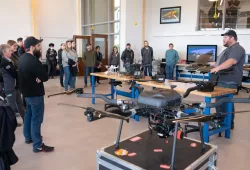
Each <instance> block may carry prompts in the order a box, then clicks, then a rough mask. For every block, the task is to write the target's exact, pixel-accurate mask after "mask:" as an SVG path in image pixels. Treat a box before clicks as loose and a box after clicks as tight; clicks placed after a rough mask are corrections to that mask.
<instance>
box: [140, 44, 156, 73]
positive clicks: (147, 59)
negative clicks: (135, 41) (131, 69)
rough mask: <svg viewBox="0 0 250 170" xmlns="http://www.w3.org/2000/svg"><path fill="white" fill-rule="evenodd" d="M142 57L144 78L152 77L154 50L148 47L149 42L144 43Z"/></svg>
mask: <svg viewBox="0 0 250 170" xmlns="http://www.w3.org/2000/svg"><path fill="white" fill-rule="evenodd" d="M141 56H142V66H143V70H144V76H151V77H152V61H153V59H154V57H153V56H154V54H153V48H152V47H150V46H149V45H148V41H144V47H143V48H142V49H141ZM148 73H149V74H148Z"/></svg>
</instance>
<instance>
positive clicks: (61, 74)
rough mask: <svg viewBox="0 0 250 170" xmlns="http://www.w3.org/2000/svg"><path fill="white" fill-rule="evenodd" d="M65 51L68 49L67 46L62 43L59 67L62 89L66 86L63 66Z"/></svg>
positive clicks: (59, 51) (59, 52)
mask: <svg viewBox="0 0 250 170" xmlns="http://www.w3.org/2000/svg"><path fill="white" fill-rule="evenodd" d="M65 49H66V44H65V43H62V44H61V48H60V49H59V50H58V65H59V68H60V84H61V87H64V85H63V76H64V71H63V64H62V52H63V50H65Z"/></svg>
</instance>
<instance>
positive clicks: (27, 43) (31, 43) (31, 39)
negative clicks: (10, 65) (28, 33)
mask: <svg viewBox="0 0 250 170" xmlns="http://www.w3.org/2000/svg"><path fill="white" fill-rule="evenodd" d="M42 41H43V39H40V40H38V39H36V38H35V37H28V38H26V39H25V41H24V47H25V48H30V47H31V46H35V45H37V44H39V43H41V42H42Z"/></svg>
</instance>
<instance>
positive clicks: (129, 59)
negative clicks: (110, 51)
mask: <svg viewBox="0 0 250 170" xmlns="http://www.w3.org/2000/svg"><path fill="white" fill-rule="evenodd" d="M121 60H122V61H123V66H124V67H125V70H126V72H130V71H131V69H130V66H131V65H132V64H133V62H134V51H133V50H132V49H131V44H130V43H127V45H126V49H125V50H124V51H123V52H122V57H121Z"/></svg>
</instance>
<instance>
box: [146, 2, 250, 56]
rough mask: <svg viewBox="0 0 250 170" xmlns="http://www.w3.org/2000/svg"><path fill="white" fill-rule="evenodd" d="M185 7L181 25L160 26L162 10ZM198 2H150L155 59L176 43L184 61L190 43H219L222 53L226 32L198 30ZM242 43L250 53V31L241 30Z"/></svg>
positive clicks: (148, 36) (149, 30)
mask: <svg viewBox="0 0 250 170" xmlns="http://www.w3.org/2000/svg"><path fill="white" fill-rule="evenodd" d="M172 6H181V23H179V24H160V8H163V7H172ZM197 16H198V0H188V3H187V2H186V1H183V0H174V1H171V0H156V1H152V0H146V39H148V41H149V43H150V44H151V46H152V47H153V48H154V52H155V54H154V56H155V57H156V58H163V57H164V54H165V51H166V49H168V44H169V43H173V44H174V45H175V49H176V50H178V51H179V54H180V57H181V59H186V48H187V44H216V45H218V53H220V52H221V51H222V50H223V49H224V47H223V45H222V37H221V36H220V34H221V33H223V32H225V31H195V28H196V23H197ZM237 33H238V38H239V42H240V44H241V45H242V46H243V47H244V48H245V49H246V52H247V53H250V46H249V39H250V29H248V30H247V29H246V30H237Z"/></svg>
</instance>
